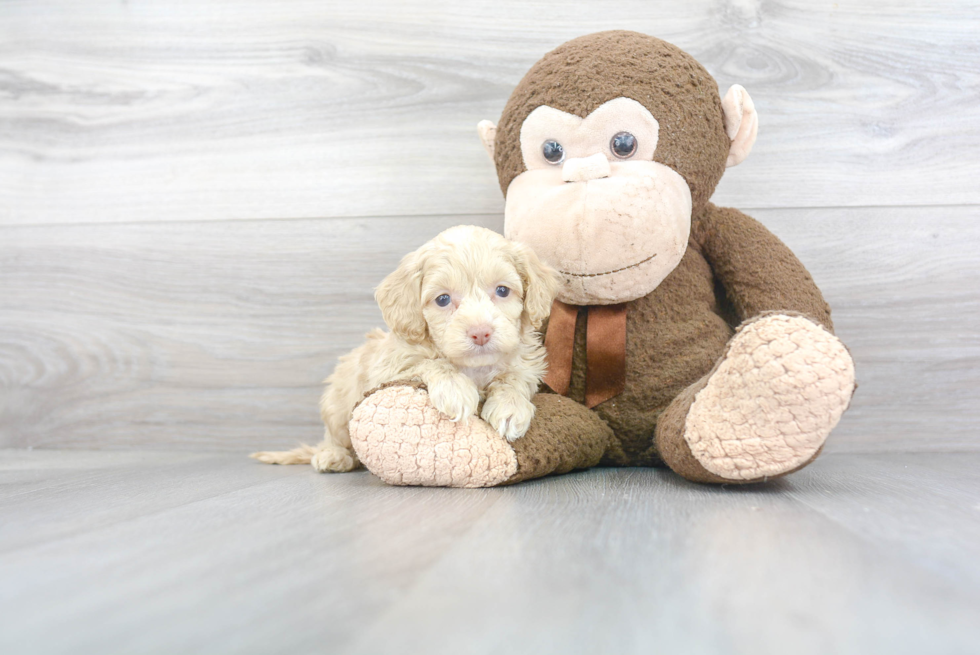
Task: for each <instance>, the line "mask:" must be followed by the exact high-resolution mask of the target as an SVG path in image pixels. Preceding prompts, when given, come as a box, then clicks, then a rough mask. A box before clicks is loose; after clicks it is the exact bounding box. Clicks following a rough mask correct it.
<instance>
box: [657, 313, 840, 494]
mask: <svg viewBox="0 0 980 655" xmlns="http://www.w3.org/2000/svg"><path fill="white" fill-rule="evenodd" d="M854 386H855V385H854V362H853V361H852V360H851V356H850V354H849V353H848V352H847V349H846V348H845V347H844V345H843V344H842V343H841V342H840V340H839V339H837V337H835V336H834V335H833V334H831V333H830V332H828V331H827V330H826V329H824V328H823V327H821V326H819V325H817V324H816V323H814V322H812V321H810V320H809V319H807V318H805V317H803V316H789V315H784V314H769V315H765V316H762V317H760V318H756V319H753V320H750V321H747V322H746V323H744V324H743V325H742V326H741V327H740V328H739V330H738V331H737V332H736V333H735V336H734V337H732V340H731V341H730V342H729V344H728V348H727V350H726V352H725V354H724V355H723V356H722V358H721V359H720V360H719V362H718V364H716V365H715V368H714V369H713V370H712V371H711V372H710V373H708V374H707V375H706V376H705V377H703V378H702V379H701V380H699V381H698V382H696V383H694V384H693V385H691V386H690V387H688V388H687V389H686V390H684V391H683V392H682V393H681V394H680V395H679V396H678V397H677V398H675V399H674V401H673V402H672V403H671V404H670V406H668V407H667V409H666V410H665V411H664V413H663V414H662V415H661V416H660V419H659V421H658V422H657V432H656V441H657V449H658V451H659V453H660V456H661V457H662V458H663V459H664V461H665V462H666V463H667V465H668V466H670V468H672V469H673V470H674V471H675V472H677V473H679V474H680V475H682V476H684V477H685V478H687V479H689V480H694V481H696V482H715V483H748V482H759V481H762V480H766V479H769V478H774V477H778V476H781V475H785V474H786V473H791V472H793V471H795V470H797V469H800V468H802V467H804V466H806V465H807V464H809V463H810V462H811V461H812V460H813V459H815V458H816V456H817V454H818V453H819V452H820V449H821V448H823V444H824V441H825V440H826V438H827V435H829V434H830V431H831V430H832V429H833V428H834V426H835V425H837V422H838V421H839V420H840V417H841V414H843V412H844V410H845V409H847V405H848V403H850V400H851V395H852V394H853V393H854Z"/></svg>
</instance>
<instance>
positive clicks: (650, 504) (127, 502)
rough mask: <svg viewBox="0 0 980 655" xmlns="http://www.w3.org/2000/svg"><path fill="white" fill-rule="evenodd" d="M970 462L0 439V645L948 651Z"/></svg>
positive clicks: (961, 602)
mask: <svg viewBox="0 0 980 655" xmlns="http://www.w3.org/2000/svg"><path fill="white" fill-rule="evenodd" d="M209 470H210V471H211V472H212V473H213V475H211V476H208V475H207V472H208V471H209ZM978 470H980V454H978V453H970V454H884V455H882V454H878V455H870V456H869V455H865V456H861V455H850V456H846V457H845V456H839V455H838V456H835V455H829V456H826V457H823V458H821V459H820V460H818V461H817V462H815V463H814V464H813V465H812V466H810V467H809V468H807V469H806V470H804V471H801V472H800V473H799V474H797V475H795V476H793V477H792V478H790V479H783V480H778V481H775V482H773V483H770V484H767V485H756V486H752V487H748V488H745V487H742V488H717V487H705V486H700V485H695V484H691V483H688V482H686V481H684V480H681V479H679V478H677V477H676V476H674V475H672V474H671V473H670V472H668V471H664V470H653V469H632V470H624V469H604V470H592V471H588V472H584V473H579V474H571V475H567V476H561V477H556V478H548V479H543V480H537V481H532V482H528V483H524V484H521V485H517V486H515V487H509V488H499V489H490V490H450V489H422V488H395V487H387V486H385V485H383V484H382V483H381V482H380V481H379V480H377V478H374V477H373V476H371V475H370V474H368V473H365V472H360V473H350V474H336V475H318V474H316V473H314V472H313V471H312V470H310V469H309V468H308V467H267V466H263V465H260V464H258V463H256V462H253V461H251V460H247V459H245V458H242V457H238V456H230V455H213V454H212V455H200V454H174V453H154V452H138V453H135V452H134V453H99V452H85V451H77V452H70V453H69V452H51V451H44V452H38V451H35V452H30V453H29V452H24V451H0V475H2V477H0V480H2V481H3V483H4V484H2V485H0V553H2V555H3V556H2V557H0V579H2V580H3V581H4V584H3V585H0V650H2V651H3V652H5V653H6V652H9V653H32V654H33V653H51V654H54V653H71V654H72V655H76V654H79V653H133V652H154V653H174V652H201V653H204V652H206V653H215V654H223V653H269V652H290V653H307V652H310V653H312V652H324V651H325V650H326V651H329V652H331V653H338V654H348V653H382V652H383V653H391V652H406V653H415V652H425V653H433V654H440V653H460V652H465V653H500V652H549V653H550V652H556V653H558V652H560V653H570V654H574V653H599V652H611V653H624V654H630V653H650V652H661V651H663V652H678V653H732V652H744V653H750V652H751V653H763V654H768V653H785V652H787V648H790V649H791V650H792V652H794V653H801V654H802V655H808V654H810V653H814V654H817V653H820V654H822V653H831V652H832V653H842V654H846V653H861V654H865V653H896V654H904V653H910V654H911V653H914V654H915V655H919V654H921V653H971V652H973V651H974V650H975V647H976V644H977V643H978V641H980V627H978V625H977V623H976V620H975V619H976V615H977V613H978V612H980V592H978V589H980V587H978V583H980V565H978V562H980V546H978V544H980V511H978V510H977V508H978V507H980V495H978V492H977V488H978V487H977V482H978V477H977V471H978ZM136 472H139V473H141V474H142V475H141V476H140V477H138V476H136V475H135V473H136ZM92 512H94V514H93V516H92V520H91V521H86V520H85V515H86V514H89V513H92ZM54 628H57V629H54Z"/></svg>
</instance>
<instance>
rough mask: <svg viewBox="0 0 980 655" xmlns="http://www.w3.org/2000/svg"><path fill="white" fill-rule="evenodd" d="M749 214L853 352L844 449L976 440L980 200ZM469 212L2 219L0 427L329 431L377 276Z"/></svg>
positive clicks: (239, 448)
mask: <svg viewBox="0 0 980 655" xmlns="http://www.w3.org/2000/svg"><path fill="white" fill-rule="evenodd" d="M752 213H753V214H754V215H755V216H756V217H757V218H759V219H760V220H761V221H762V222H763V223H764V224H766V225H767V226H768V227H769V228H770V229H771V230H772V231H773V232H775V233H776V234H777V235H778V236H780V237H781V238H782V239H783V240H785V241H786V242H787V244H788V245H789V246H790V247H791V248H792V249H793V250H794V251H795V252H796V253H797V255H798V256H799V257H800V258H801V259H802V261H803V262H804V263H805V264H806V265H807V267H808V268H809V269H810V271H811V272H812V273H813V275H814V278H815V279H816V281H817V283H818V284H819V285H820V286H821V288H822V289H823V291H824V293H825V295H826V297H827V299H828V300H829V302H830V303H831V306H833V307H834V320H835V323H836V326H837V331H838V334H839V335H840V336H841V337H842V339H843V340H844V342H845V343H846V344H847V345H848V346H849V347H850V348H851V350H852V352H853V355H854V358H855V360H856V363H857V375H858V382H859V384H860V387H859V389H858V393H857V395H856V396H855V399H854V402H853V405H852V407H851V409H850V410H849V412H848V413H847V414H845V416H844V419H843V421H842V423H841V425H840V426H839V427H838V428H837V430H836V431H835V432H834V434H833V436H832V438H831V440H830V442H829V444H828V447H827V448H828V451H829V452H835V451H836V452H842V451H850V452H868V451H882V450H962V449H976V448H978V447H980V436H978V434H977V431H976V426H977V424H978V421H980V403H978V402H977V398H978V396H977V393H978V389H980V339H978V334H980V333H978V327H977V326H978V325H980V290H978V287H977V284H976V280H977V278H978V273H980V258H978V257H977V254H976V253H977V250H978V247H980V208H978V207H931V208H878V209H836V210H830V209H827V210H816V209H812V210H810V209H807V210H757V211H754V212H752ZM467 218H468V219H478V220H471V222H475V223H477V224H480V225H484V226H487V227H491V228H495V229H499V228H500V225H501V219H500V217H499V216H495V215H486V216H479V217H467ZM458 220H460V219H458V218H457V217H416V218H412V219H410V220H406V219H405V218H392V219H389V218H377V219H333V220H326V221H303V220H294V221H281V220H280V221H237V222H234V223H224V222H202V223H146V224H125V225H76V226H39V227H6V228H0V316H2V317H3V320H2V321H0V445H2V446H6V447H27V446H32V447H44V448H63V447H70V448H92V447H97V448H139V447H150V446H158V447H170V448H176V449H203V450H230V451H235V452H249V451H250V450H256V449H262V448H274V447H280V446H282V447H285V446H292V445H295V444H296V443H297V442H299V441H307V442H309V441H315V440H317V439H319V436H320V430H321V428H320V423H319V417H318V415H317V409H316V404H317V399H318V396H319V393H320V391H321V388H320V381H321V380H322V379H323V378H324V377H326V375H327V374H328V373H329V372H330V371H331V370H332V368H333V365H334V362H335V361H336V358H337V357H338V356H339V355H341V354H343V353H344V352H346V351H347V350H349V349H350V348H352V347H354V346H356V345H358V344H359V343H360V342H361V339H362V335H363V334H364V333H365V332H366V331H367V330H368V329H370V328H373V327H376V326H379V325H381V324H382V323H381V318H380V313H379V312H378V310H377V307H376V306H375V304H374V301H373V298H372V294H371V289H372V288H373V286H374V285H376V284H377V283H378V282H379V281H380V280H381V279H382V278H383V277H384V275H386V274H387V273H388V272H390V271H391V270H393V269H394V267H395V265H396V263H397V262H398V260H399V259H400V258H401V256H402V255H403V254H404V253H406V252H408V251H409V250H411V249H413V248H415V247H416V246H418V245H420V244H421V243H423V242H424V241H426V240H428V239H429V238H431V237H432V236H434V235H435V234H436V233H437V232H439V231H440V230H442V229H444V228H446V227H449V226H451V225H453V224H455V223H456V222H457V221H458Z"/></svg>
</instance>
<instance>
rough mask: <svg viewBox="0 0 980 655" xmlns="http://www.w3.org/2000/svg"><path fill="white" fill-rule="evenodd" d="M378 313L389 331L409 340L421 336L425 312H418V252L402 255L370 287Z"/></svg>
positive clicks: (410, 341) (420, 278)
mask: <svg viewBox="0 0 980 655" xmlns="http://www.w3.org/2000/svg"><path fill="white" fill-rule="evenodd" d="M374 299H375V300H377V301H378V306H379V307H380V308H381V316H382V317H384V320H385V323H387V324H388V327H389V328H391V331H392V332H394V333H395V334H397V335H398V336H400V337H402V338H403V339H405V340H406V341H408V342H409V343H421V342H422V341H424V340H425V331H426V323H425V315H423V314H422V262H421V261H420V257H419V253H418V252H412V253H409V254H407V255H405V257H403V258H402V261H401V263H400V264H399V265H398V268H396V269H395V271H394V272H393V273H391V274H390V275H389V276H388V277H386V278H385V279H384V280H382V281H381V284H379V285H378V288H377V289H375V290H374Z"/></svg>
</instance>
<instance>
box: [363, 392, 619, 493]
mask: <svg viewBox="0 0 980 655" xmlns="http://www.w3.org/2000/svg"><path fill="white" fill-rule="evenodd" d="M533 402H534V405H535V416H534V420H532V422H531V427H530V429H529V430H528V432H527V434H525V435H524V436H523V437H521V438H520V439H517V440H516V441H514V442H512V443H508V442H507V440H506V439H504V438H503V437H501V436H500V435H499V434H497V432H496V431H495V430H494V429H493V428H491V427H490V426H489V425H488V424H487V423H486V422H484V421H482V420H480V419H479V418H476V417H473V418H471V419H469V420H468V421H464V422H460V423H455V422H453V421H451V420H449V419H447V418H446V417H445V416H443V415H442V414H440V413H439V411H438V410H436V409H435V407H433V406H432V403H431V402H430V401H429V396H428V392H427V391H426V389H425V387H424V386H422V385H420V384H416V383H410V382H405V383H395V384H392V385H387V386H385V387H382V388H380V389H378V390H376V391H374V392H372V393H370V394H369V395H368V396H367V397H366V398H365V399H364V400H363V401H361V403H360V404H359V405H358V406H357V407H356V408H355V410H354V414H353V416H352V417H351V422H350V434H351V443H352V444H353V446H354V450H355V451H356V453H357V455H358V458H359V459H360V460H361V462H362V463H363V464H364V465H365V466H366V467H367V468H368V470H369V471H371V472H372V473H374V474H375V475H377V476H378V477H379V478H381V479H382V480H384V481H385V482H387V483H389V484H395V485H410V486H436V487H492V486H496V485H501V484H512V483H514V482H520V481H521V480H527V479H531V478H538V477H542V476H545V475H549V474H556V473H567V472H569V471H571V470H574V469H578V468H588V467H590V466H595V465H596V464H598V463H599V460H600V459H601V457H602V454H603V452H604V451H605V450H606V448H607V446H608V444H609V441H610V439H611V438H612V430H611V429H610V428H609V426H607V425H606V424H605V423H604V422H603V421H602V419H600V418H599V417H598V416H597V415H596V414H595V413H594V412H592V411H591V410H589V409H587V408H585V407H584V406H582V405H580V404H578V403H576V402H574V401H571V400H569V399H567V398H562V397H560V396H556V395H553V394H538V395H537V396H535V397H534V399H533Z"/></svg>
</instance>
